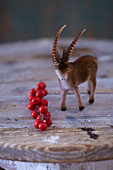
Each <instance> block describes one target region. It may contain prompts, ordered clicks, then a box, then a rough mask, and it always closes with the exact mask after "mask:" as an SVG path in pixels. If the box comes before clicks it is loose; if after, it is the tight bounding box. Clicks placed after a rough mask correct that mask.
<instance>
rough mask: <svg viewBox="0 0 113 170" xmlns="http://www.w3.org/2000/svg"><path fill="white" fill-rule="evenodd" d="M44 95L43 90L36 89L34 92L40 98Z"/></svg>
mask: <svg viewBox="0 0 113 170" xmlns="http://www.w3.org/2000/svg"><path fill="white" fill-rule="evenodd" d="M44 96H45V92H44V91H43V90H38V91H37V92H36V97H37V98H40V99H42V98H43V97H44Z"/></svg>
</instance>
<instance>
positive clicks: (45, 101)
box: [40, 99, 48, 106]
mask: <svg viewBox="0 0 113 170" xmlns="http://www.w3.org/2000/svg"><path fill="white" fill-rule="evenodd" d="M40 105H45V106H47V105H48V101H47V100H46V99H41V102H40Z"/></svg>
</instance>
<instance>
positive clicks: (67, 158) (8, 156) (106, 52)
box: [0, 38, 113, 169]
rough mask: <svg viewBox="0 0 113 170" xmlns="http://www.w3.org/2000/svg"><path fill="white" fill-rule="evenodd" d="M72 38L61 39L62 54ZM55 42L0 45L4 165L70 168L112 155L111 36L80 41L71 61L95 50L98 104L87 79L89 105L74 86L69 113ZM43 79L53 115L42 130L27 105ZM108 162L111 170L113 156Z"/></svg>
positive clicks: (0, 147)
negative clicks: (62, 94) (62, 98)
mask: <svg viewBox="0 0 113 170" xmlns="http://www.w3.org/2000/svg"><path fill="white" fill-rule="evenodd" d="M71 41H72V39H71V38H69V39H61V40H60V41H59V53H61V52H62V49H63V48H64V47H67V46H68V45H69V44H70V42H71ZM52 43H53V39H40V40H31V41H25V42H16V43H9V44H8V43H7V44H1V45H0V159H1V160H0V166H1V167H3V168H6V164H7V166H9V169H10V165H11V163H10V165H8V161H7V160H10V161H24V162H29V163H30V162H34V163H36V162H40V163H61V164H60V165H61V166H67V165H68V166H70V169H71V168H72V167H71V165H72V163H76V166H82V165H84V166H85V165H87V163H88V162H94V161H104V160H111V159H113V41H107V40H94V39H81V40H80V41H79V42H78V44H77V46H76V48H75V51H74V53H73V56H72V58H71V60H74V59H76V58H77V57H79V56H81V55H84V54H92V55H94V56H96V57H97V58H98V60H99V69H98V73H97V89H96V94H95V103H94V104H92V105H90V104H88V98H89V97H88V95H87V92H86V83H83V84H82V85H80V92H81V96H82V99H83V103H84V105H85V109H84V110H83V111H79V110H78V106H77V102H76V98H75V96H74V94H73V93H72V92H71V91H70V92H69V94H68V96H67V111H65V112H63V111H61V110H60V89H59V84H58V81H57V76H56V74H55V72H54V68H53V63H52V59H51V50H52ZM40 81H45V82H46V83H47V89H48V91H49V94H48V96H47V97H46V99H47V100H48V102H49V106H48V109H49V111H50V113H51V115H52V119H53V124H52V126H51V127H49V128H48V129H47V130H46V131H44V132H41V131H39V130H38V129H36V128H35V127H34V119H32V118H31V112H30V111H29V110H28V108H27V105H28V103H29V100H28V96H29V91H30V89H31V88H34V87H35V86H36V84H37V83H38V82H40ZM86 162H87V163H86ZM107 162H108V163H107ZM107 162H106V167H107V169H110V168H111V169H112V167H113V161H107ZM77 163H79V164H77ZM102 163H103V162H102ZM104 163H105V162H104ZM35 165H36V166H38V165H37V164H35ZM56 165H59V164H54V166H56ZM74 165H75V164H74ZM96 165H98V163H95V165H94V164H93V166H95V167H96ZM12 166H13V165H12ZM15 166H16V165H15ZM48 166H49V164H48ZM51 166H52V164H51ZM72 166H73V165H72ZM90 166H91V167H92V164H90ZM104 167H105V165H104ZM45 168H48V167H47V166H45ZM54 168H55V167H54ZM73 169H74V168H73ZM86 169H87V168H86Z"/></svg>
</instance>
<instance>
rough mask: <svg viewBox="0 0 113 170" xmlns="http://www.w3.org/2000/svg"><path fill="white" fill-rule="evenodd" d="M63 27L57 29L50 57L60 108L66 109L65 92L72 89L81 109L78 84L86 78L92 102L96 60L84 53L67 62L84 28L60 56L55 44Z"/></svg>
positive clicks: (82, 106)
mask: <svg viewBox="0 0 113 170" xmlns="http://www.w3.org/2000/svg"><path fill="white" fill-rule="evenodd" d="M65 27H66V25H64V26H63V27H62V28H61V29H60V30H59V31H58V33H57V35H56V38H55V40H54V43H53V50H52V53H53V55H52V58H53V63H54V67H55V72H56V74H57V76H58V80H59V84H60V88H61V110H62V111H65V110H66V94H67V92H68V90H73V91H74V93H75V94H76V95H77V99H78V106H79V110H83V109H84V105H83V103H82V99H81V97H80V93H79V89H78V85H79V84H81V83H83V82H85V81H87V80H88V89H87V90H88V93H89V94H90V98H89V103H93V102H94V94H95V89H96V73H97V68H98V61H97V59H96V58H95V57H93V56H90V55H85V56H82V57H80V58H79V59H77V60H75V61H74V62H69V59H70V56H71V54H72V52H73V50H74V46H75V45H76V43H77V41H78V40H79V38H80V37H81V36H82V34H83V33H84V31H85V29H84V30H83V31H81V32H80V33H79V34H78V36H77V37H76V38H75V39H74V41H73V42H72V43H71V44H70V46H69V47H68V48H67V50H65V49H64V50H63V54H62V57H60V55H59V53H58V50H57V44H58V38H59V36H60V34H61V32H62V30H63V29H64V28H65Z"/></svg>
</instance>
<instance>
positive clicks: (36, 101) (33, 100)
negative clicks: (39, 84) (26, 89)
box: [31, 97, 40, 105]
mask: <svg viewBox="0 0 113 170" xmlns="http://www.w3.org/2000/svg"><path fill="white" fill-rule="evenodd" d="M31 101H32V103H33V104H36V105H37V104H38V105H40V99H39V98H37V97H34V98H32V100H31Z"/></svg>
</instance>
